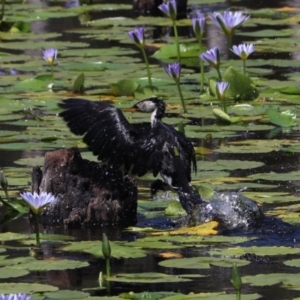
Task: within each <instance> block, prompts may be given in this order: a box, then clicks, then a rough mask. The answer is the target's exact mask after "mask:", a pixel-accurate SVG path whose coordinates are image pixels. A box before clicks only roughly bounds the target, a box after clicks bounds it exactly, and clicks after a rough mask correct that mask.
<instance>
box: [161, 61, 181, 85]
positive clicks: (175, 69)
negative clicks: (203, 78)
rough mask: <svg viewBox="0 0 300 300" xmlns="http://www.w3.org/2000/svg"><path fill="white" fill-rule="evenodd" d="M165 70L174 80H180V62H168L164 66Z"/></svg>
mask: <svg viewBox="0 0 300 300" xmlns="http://www.w3.org/2000/svg"><path fill="white" fill-rule="evenodd" d="M164 69H165V71H166V72H167V73H168V75H169V76H170V77H172V78H173V79H174V80H176V81H178V80H179V78H180V71H181V66H180V63H179V62H175V63H172V64H168V65H167V66H165V67H164Z"/></svg>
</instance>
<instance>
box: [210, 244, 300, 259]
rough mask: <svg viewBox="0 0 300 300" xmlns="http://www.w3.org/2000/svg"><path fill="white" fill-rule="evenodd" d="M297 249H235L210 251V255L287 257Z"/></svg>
mask: <svg viewBox="0 0 300 300" xmlns="http://www.w3.org/2000/svg"><path fill="white" fill-rule="evenodd" d="M297 250H298V249H297V248H292V247H284V246H280V247H276V246H273V247H272V246H265V247H257V246H251V247H235V248H227V249H223V248H222V249H214V250H210V251H209V253H210V254H211V255H225V256H235V257H239V256H241V255H243V254H245V253H254V254H256V255H260V256H265V255H287V254H297V253H299V251H297Z"/></svg>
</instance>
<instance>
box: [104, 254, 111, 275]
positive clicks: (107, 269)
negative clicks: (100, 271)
mask: <svg viewBox="0 0 300 300" xmlns="http://www.w3.org/2000/svg"><path fill="white" fill-rule="evenodd" d="M105 265H106V276H107V277H110V260H109V258H106V259H105Z"/></svg>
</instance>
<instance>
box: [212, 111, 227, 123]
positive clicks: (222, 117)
mask: <svg viewBox="0 0 300 300" xmlns="http://www.w3.org/2000/svg"><path fill="white" fill-rule="evenodd" d="M213 114H214V116H215V117H216V118H217V119H219V120H221V121H225V122H228V123H231V121H230V117H229V116H228V115H227V114H226V113H225V112H224V111H223V110H222V109H220V108H214V109H213Z"/></svg>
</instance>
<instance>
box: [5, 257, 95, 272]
mask: <svg viewBox="0 0 300 300" xmlns="http://www.w3.org/2000/svg"><path fill="white" fill-rule="evenodd" d="M88 265H89V264H88V263H87V262H83V261H76V260H67V259H62V260H36V259H34V258H32V257H18V258H11V259H6V260H5V261H0V266H10V267H11V268H13V269H20V270H28V271H49V270H66V269H76V268H82V267H87V266H88Z"/></svg>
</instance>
